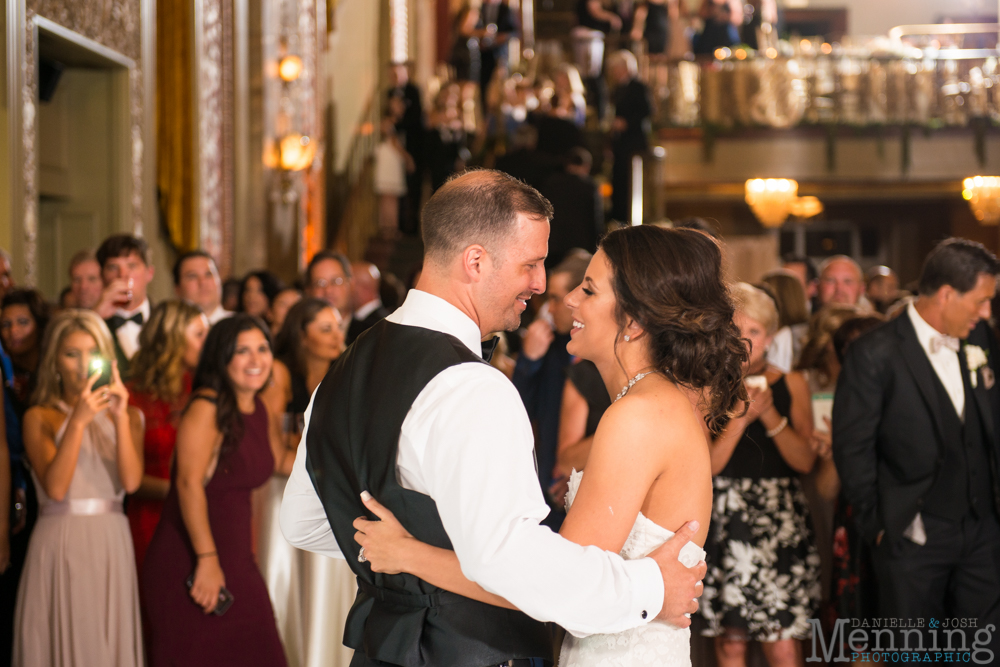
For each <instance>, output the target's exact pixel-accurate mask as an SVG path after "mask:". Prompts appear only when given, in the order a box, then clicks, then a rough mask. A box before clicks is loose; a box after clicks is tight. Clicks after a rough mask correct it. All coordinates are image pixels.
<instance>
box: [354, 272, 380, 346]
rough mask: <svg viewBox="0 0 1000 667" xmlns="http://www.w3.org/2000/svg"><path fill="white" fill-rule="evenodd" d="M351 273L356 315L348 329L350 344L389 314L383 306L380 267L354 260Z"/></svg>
mask: <svg viewBox="0 0 1000 667" xmlns="http://www.w3.org/2000/svg"><path fill="white" fill-rule="evenodd" d="M351 274H352V275H353V276H354V287H353V290H352V292H351V301H352V303H354V315H353V316H352V317H351V325H350V327H348V329H347V339H346V342H347V344H348V345H350V344H351V343H353V342H354V341H355V340H357V338H358V336H360V335H361V334H362V333H364V332H365V331H368V330H369V329H371V328H372V327H373V326H375V324H377V323H378V322H380V321H381V320H383V319H385V317H386V316H387V315H388V314H389V311H388V310H386V309H385V308H384V307H383V306H382V297H381V290H382V274H381V273H380V272H379V270H378V267H377V266H375V265H374V264H372V263H371V262H354V263H352V264H351Z"/></svg>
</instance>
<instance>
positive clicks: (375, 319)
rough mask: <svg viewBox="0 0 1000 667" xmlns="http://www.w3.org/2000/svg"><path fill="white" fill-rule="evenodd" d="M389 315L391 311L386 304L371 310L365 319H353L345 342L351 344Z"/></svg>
mask: <svg viewBox="0 0 1000 667" xmlns="http://www.w3.org/2000/svg"><path fill="white" fill-rule="evenodd" d="M388 316H389V311H388V310H386V309H385V306H379V307H378V308H376V309H375V310H373V311H372V312H370V313H369V314H368V317H366V318H365V319H363V320H359V319H358V318H356V317H355V318H354V319H353V320H351V325H350V326H349V327H347V340H346V341H345V342H346V343H347V344H348V345H350V344H351V343H353V342H354V341H356V340H357V339H358V336H360V335H361V334H363V333H364V332H366V331H368V330H369V329H371V328H372V327H373V326H375V325H376V324H378V323H379V322H381V321H382V320H384V319H385V318H386V317H388Z"/></svg>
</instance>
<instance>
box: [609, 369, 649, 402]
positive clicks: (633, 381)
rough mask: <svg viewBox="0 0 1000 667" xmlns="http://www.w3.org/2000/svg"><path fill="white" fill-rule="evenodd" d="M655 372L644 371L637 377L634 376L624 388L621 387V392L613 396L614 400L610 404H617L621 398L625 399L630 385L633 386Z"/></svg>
mask: <svg viewBox="0 0 1000 667" xmlns="http://www.w3.org/2000/svg"><path fill="white" fill-rule="evenodd" d="M655 372H656V371H646V372H645V373H639V374H638V375H636V376H635V377H634V378H632V379H631V380H629V381H628V384H627V385H625V386H624V387H622V390H621V392H620V393H619V394H618V395H617V396H615V400H613V401H611V402H612V403H617V402H618V401H620V400H621V399H622V398H624V397H625V394H627V393H628V390H629V389H631V388H632V385H634V384H635V383H636V382H638V381H639V380H641V379H642V378H644V377H646V376H647V375H652V374H653V373H655Z"/></svg>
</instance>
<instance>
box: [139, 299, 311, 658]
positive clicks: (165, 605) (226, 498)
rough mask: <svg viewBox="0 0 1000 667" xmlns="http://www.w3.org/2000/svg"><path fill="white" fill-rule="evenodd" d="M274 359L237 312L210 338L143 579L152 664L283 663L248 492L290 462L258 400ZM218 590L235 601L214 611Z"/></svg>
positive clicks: (258, 325)
mask: <svg viewBox="0 0 1000 667" xmlns="http://www.w3.org/2000/svg"><path fill="white" fill-rule="evenodd" d="M273 360H274V357H273V354H272V352H271V343H270V340H269V339H268V336H267V333H266V325H264V323H263V322H261V321H260V320H258V319H257V318H255V317H252V316H250V315H246V314H244V313H240V314H237V315H235V316H233V317H231V318H229V319H226V320H222V321H221V322H219V323H218V324H216V325H215V326H214V327H213V328H212V330H211V331H210V332H209V334H208V338H207V339H206V340H205V347H204V349H203V351H202V355H201V361H200V362H199V364H198V369H197V371H196V372H195V378H194V385H193V394H192V398H191V402H190V404H189V405H188V408H187V410H186V411H185V413H184V416H183V417H182V419H181V423H180V426H179V427H178V429H177V450H176V451H177V456H176V463H175V465H174V469H173V484H172V485H171V488H170V493H169V495H168V496H167V500H166V503H165V504H164V507H163V515H162V517H161V519H160V525H159V527H158V528H157V529H156V534H155V535H154V536H153V541H152V542H151V543H150V545H149V550H148V551H147V552H146V560H145V562H144V563H143V568H142V574H141V581H140V586H141V590H142V593H143V595H142V600H143V605H144V610H145V613H146V618H147V619H148V620H149V627H148V636H149V645H148V651H147V653H148V657H149V664H150V665H151V667H159V666H161V665H163V666H166V665H183V666H184V667H197V666H198V665H205V666H211V667H221V666H224V665H233V666H237V665H239V666H240V667H242V666H244V665H269V666H270V665H277V666H279V667H281V666H284V665H285V664H286V662H285V656H284V652H283V651H282V647H281V641H280V640H279V638H278V631H277V628H276V627H275V623H274V613H273V612H272V610H271V602H270V600H269V599H268V596H267V588H266V587H265V585H264V579H263V578H262V577H261V575H260V571H259V570H258V569H257V564H256V563H255V562H254V557H253V550H252V537H251V528H250V526H251V503H250V495H251V492H252V491H253V489H254V488H256V487H258V486H261V485H262V484H264V483H265V482H266V481H267V480H268V479H269V478H270V476H271V474H272V473H273V472H275V471H276V470H278V471H281V472H283V473H284V474H286V475H287V474H288V473H289V472H290V469H291V464H292V461H293V460H294V451H291V450H286V449H285V447H284V445H283V443H282V439H281V434H280V429H279V428H278V427H277V424H275V423H272V422H271V421H270V420H269V419H268V414H267V410H266V409H265V408H264V405H263V403H261V401H260V399H258V398H257V394H258V392H259V391H260V390H261V389H262V388H263V387H264V385H265V384H266V383H267V380H268V377H269V376H270V374H271V366H272V364H273ZM189 577H191V579H192V586H191V587H190V590H188V588H187V587H186V585H185V582H186V581H187V580H188V578H189ZM223 588H225V589H226V590H227V591H229V592H230V593H231V595H232V598H233V603H232V606H231V607H230V608H229V609H228V610H226V611H225V612H224V613H223V614H222V615H216V614H214V613H213V612H215V611H216V606H217V605H218V604H219V600H220V591H221V589H223Z"/></svg>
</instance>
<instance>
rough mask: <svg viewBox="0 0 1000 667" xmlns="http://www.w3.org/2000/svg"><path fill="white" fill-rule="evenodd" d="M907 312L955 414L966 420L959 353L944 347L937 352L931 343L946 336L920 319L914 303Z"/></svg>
mask: <svg viewBox="0 0 1000 667" xmlns="http://www.w3.org/2000/svg"><path fill="white" fill-rule="evenodd" d="M906 312H907V313H908V314H909V316H910V321H911V322H913V328H914V329H915V330H916V332H917V340H918V341H920V347H922V348H924V353H925V354H926V355H927V358H928V359H929V360H930V362H931V366H933V367H934V372H935V373H937V376H938V379H939V380H941V384H943V385H944V388H945V390H946V391H947V392H948V397H949V398H950V399H951V403H952V405H954V406H955V414H957V415H958V416H959V418H960V419H963V420H964V418H965V385H964V384H963V383H962V366H961V364H960V363H959V361H958V352H955V351H953V350H950V349H948V348H947V347H942V346H938V349H936V350H935V349H933V348H932V347H931V341H932V340H933V339H935V338H941V337H942V336H943V335H944V334H942V333H941V332H940V331H938V330H937V329H935V328H934V327H932V326H931V325H930V324H928V323H927V321H926V320H925V319H924V318H922V317H920V313H918V312H917V309H916V308H914V306H913V304H912V303H911V304H910V305H908V306H907V307H906Z"/></svg>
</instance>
